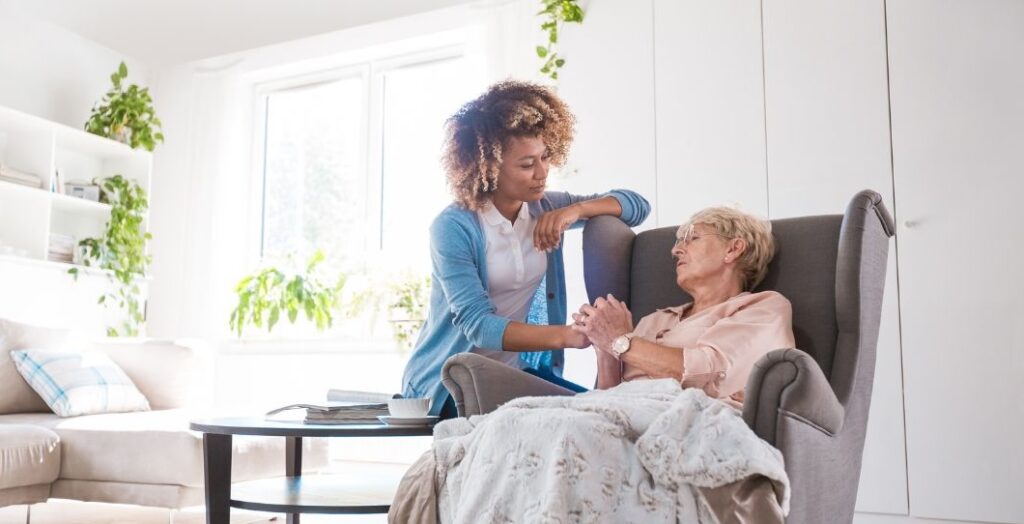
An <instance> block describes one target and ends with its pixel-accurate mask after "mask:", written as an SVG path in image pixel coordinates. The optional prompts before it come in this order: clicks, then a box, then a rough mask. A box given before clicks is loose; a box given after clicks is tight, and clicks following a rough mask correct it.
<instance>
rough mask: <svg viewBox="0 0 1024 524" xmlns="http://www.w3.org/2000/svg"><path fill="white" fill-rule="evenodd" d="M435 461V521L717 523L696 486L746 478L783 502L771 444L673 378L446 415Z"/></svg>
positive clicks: (785, 486) (783, 480) (784, 481)
mask: <svg viewBox="0 0 1024 524" xmlns="http://www.w3.org/2000/svg"><path fill="white" fill-rule="evenodd" d="M434 458H435V461H436V464H437V467H436V470H435V471H436V475H437V477H436V480H437V485H438V486H440V493H439V496H438V499H439V500H438V512H439V516H440V519H441V522H444V523H477V522H488V523H489V522H494V523H513V522H530V523H534V522H539V523H563V522H564V523H568V522H643V523H656V522H666V523H669V522H671V523H675V522H686V523H701V524H703V523H716V522H717V519H716V518H715V516H714V514H713V513H712V512H711V511H710V509H709V508H708V506H707V502H706V501H705V500H704V499H703V497H702V496H701V493H700V491H699V490H698V489H697V488H711V487H718V486H722V485H725V484H728V483H730V482H734V481H737V480H740V479H743V478H746V477H748V476H751V475H763V476H765V477H767V478H768V479H770V480H771V481H772V482H773V483H774V487H775V492H776V493H777V494H779V503H780V505H781V507H782V510H783V512H785V513H788V508H789V479H788V478H787V477H786V472H785V470H784V468H783V462H782V455H781V453H779V452H778V450H776V449H775V448H773V447H772V446H770V445H769V444H767V443H766V442H764V441H763V440H761V439H759V438H758V437H757V436H756V435H755V434H754V432H753V431H752V430H751V429H750V428H749V427H748V426H747V425H746V424H745V423H744V422H743V419H742V418H741V417H740V415H739V414H738V413H737V412H736V411H735V410H734V409H733V408H731V407H729V406H727V405H725V404H724V403H722V402H719V401H716V400H714V399H711V398H709V397H708V396H706V395H705V394H704V392H702V391H700V390H697V389H685V390H684V389H682V388H680V386H679V383H678V382H676V381H675V380H671V379H664V380H642V381H633V382H627V383H624V384H622V385H620V386H618V387H616V388H613V389H610V390H606V391H592V392H589V393H584V394H581V395H577V396H575V397H528V398H521V399H516V400H514V401H511V402H509V403H508V404H506V405H504V406H502V407H501V408H499V409H498V410H496V411H494V412H493V413H490V414H488V415H482V416H478V417H472V418H470V419H464V418H459V419H453V420H449V421H445V422H442V423H440V424H438V426H437V427H436V428H435V430H434Z"/></svg>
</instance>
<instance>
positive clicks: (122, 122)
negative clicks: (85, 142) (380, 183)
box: [85, 62, 164, 151]
mask: <svg viewBox="0 0 1024 524" xmlns="http://www.w3.org/2000/svg"><path fill="white" fill-rule="evenodd" d="M127 77H128V67H127V66H126V65H125V64H124V62H121V65H120V66H118V68H117V71H115V72H114V74H112V75H110V80H111V82H113V84H114V87H113V88H111V89H110V91H107V94H106V95H104V96H103V100H102V103H101V104H99V105H97V106H93V108H92V114H91V115H89V120H88V121H87V122H86V123H85V130H86V131H88V132H90V133H93V134H95V135H100V136H103V137H107V138H112V139H114V140H117V141H119V142H122V143H125V144H128V145H130V146H131V147H132V148H139V147H143V148H145V149H146V151H152V150H153V148H154V147H156V144H157V143H159V142H163V141H164V134H163V132H162V131H163V128H162V124H161V122H160V119H159V118H157V116H156V111H155V110H154V109H153V98H152V97H151V96H150V95H149V88H148V87H143V88H140V87H139V86H137V85H135V84H130V85H128V86H127V87H126V86H124V85H123V82H124V79H125V78H127Z"/></svg>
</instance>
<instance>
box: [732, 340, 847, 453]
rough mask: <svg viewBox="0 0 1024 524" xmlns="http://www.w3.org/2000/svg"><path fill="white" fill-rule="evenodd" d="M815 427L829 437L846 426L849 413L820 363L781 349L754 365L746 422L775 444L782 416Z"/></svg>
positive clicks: (808, 357)
mask: <svg viewBox="0 0 1024 524" xmlns="http://www.w3.org/2000/svg"><path fill="white" fill-rule="evenodd" d="M780 415H781V416H785V417H789V418H791V419H793V420H796V421H798V422H801V423H803V424H806V425H808V426H812V427H814V428H816V429H818V430H820V431H821V432H823V433H825V434H826V435H828V436H834V435H835V434H836V433H837V432H838V431H839V430H840V429H842V427H843V419H844V417H845V415H846V410H845V409H844V408H843V405H842V404H840V402H839V399H838V398H836V394H835V392H834V391H833V390H832V385H831V384H829V382H828V379H827V378H825V374H824V373H822V371H821V368H820V367H818V363H817V362H815V360H814V358H812V357H811V356H810V355H808V354H807V353H805V352H803V351H800V350H799V349H777V350H775V351H772V352H771V353H768V354H767V355H765V356H764V357H762V358H761V360H759V361H757V363H756V364H755V365H754V369H753V371H751V373H750V378H748V379H747V389H746V398H745V399H744V401H743V420H744V421H746V423H747V425H749V426H750V427H751V428H753V430H754V432H755V433H757V435H758V436H759V437H761V438H763V439H765V440H766V441H768V442H769V443H771V444H773V445H774V444H775V443H776V442H775V430H776V426H777V424H778V419H779V416H780Z"/></svg>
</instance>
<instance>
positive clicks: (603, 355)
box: [594, 348, 622, 389]
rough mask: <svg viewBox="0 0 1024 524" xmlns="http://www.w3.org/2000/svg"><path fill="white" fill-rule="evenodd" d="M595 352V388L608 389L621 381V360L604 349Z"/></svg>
mask: <svg viewBox="0 0 1024 524" xmlns="http://www.w3.org/2000/svg"><path fill="white" fill-rule="evenodd" d="M594 351H595V352H596V353H597V389H608V388H613V387H615V386H618V385H619V384H621V383H622V362H621V361H619V359H617V358H615V357H613V356H612V355H609V354H608V353H607V352H605V351H601V350H600V349H597V348H594Z"/></svg>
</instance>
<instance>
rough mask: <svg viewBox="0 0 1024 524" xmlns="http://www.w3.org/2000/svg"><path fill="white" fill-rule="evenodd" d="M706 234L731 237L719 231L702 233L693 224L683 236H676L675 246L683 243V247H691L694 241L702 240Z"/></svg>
mask: <svg viewBox="0 0 1024 524" xmlns="http://www.w3.org/2000/svg"><path fill="white" fill-rule="evenodd" d="M706 236H716V237H719V238H729V237H727V236H725V235H721V234H719V233H701V232H699V231H696V230H694V229H693V226H690V227H688V228H686V231H685V232H683V234H682V235H681V236H676V243H675V247H678V246H680V245H681V246H683V248H689V247H690V244H692V243H693V242H695V241H697V240H700V239H701V238H703V237H706Z"/></svg>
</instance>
